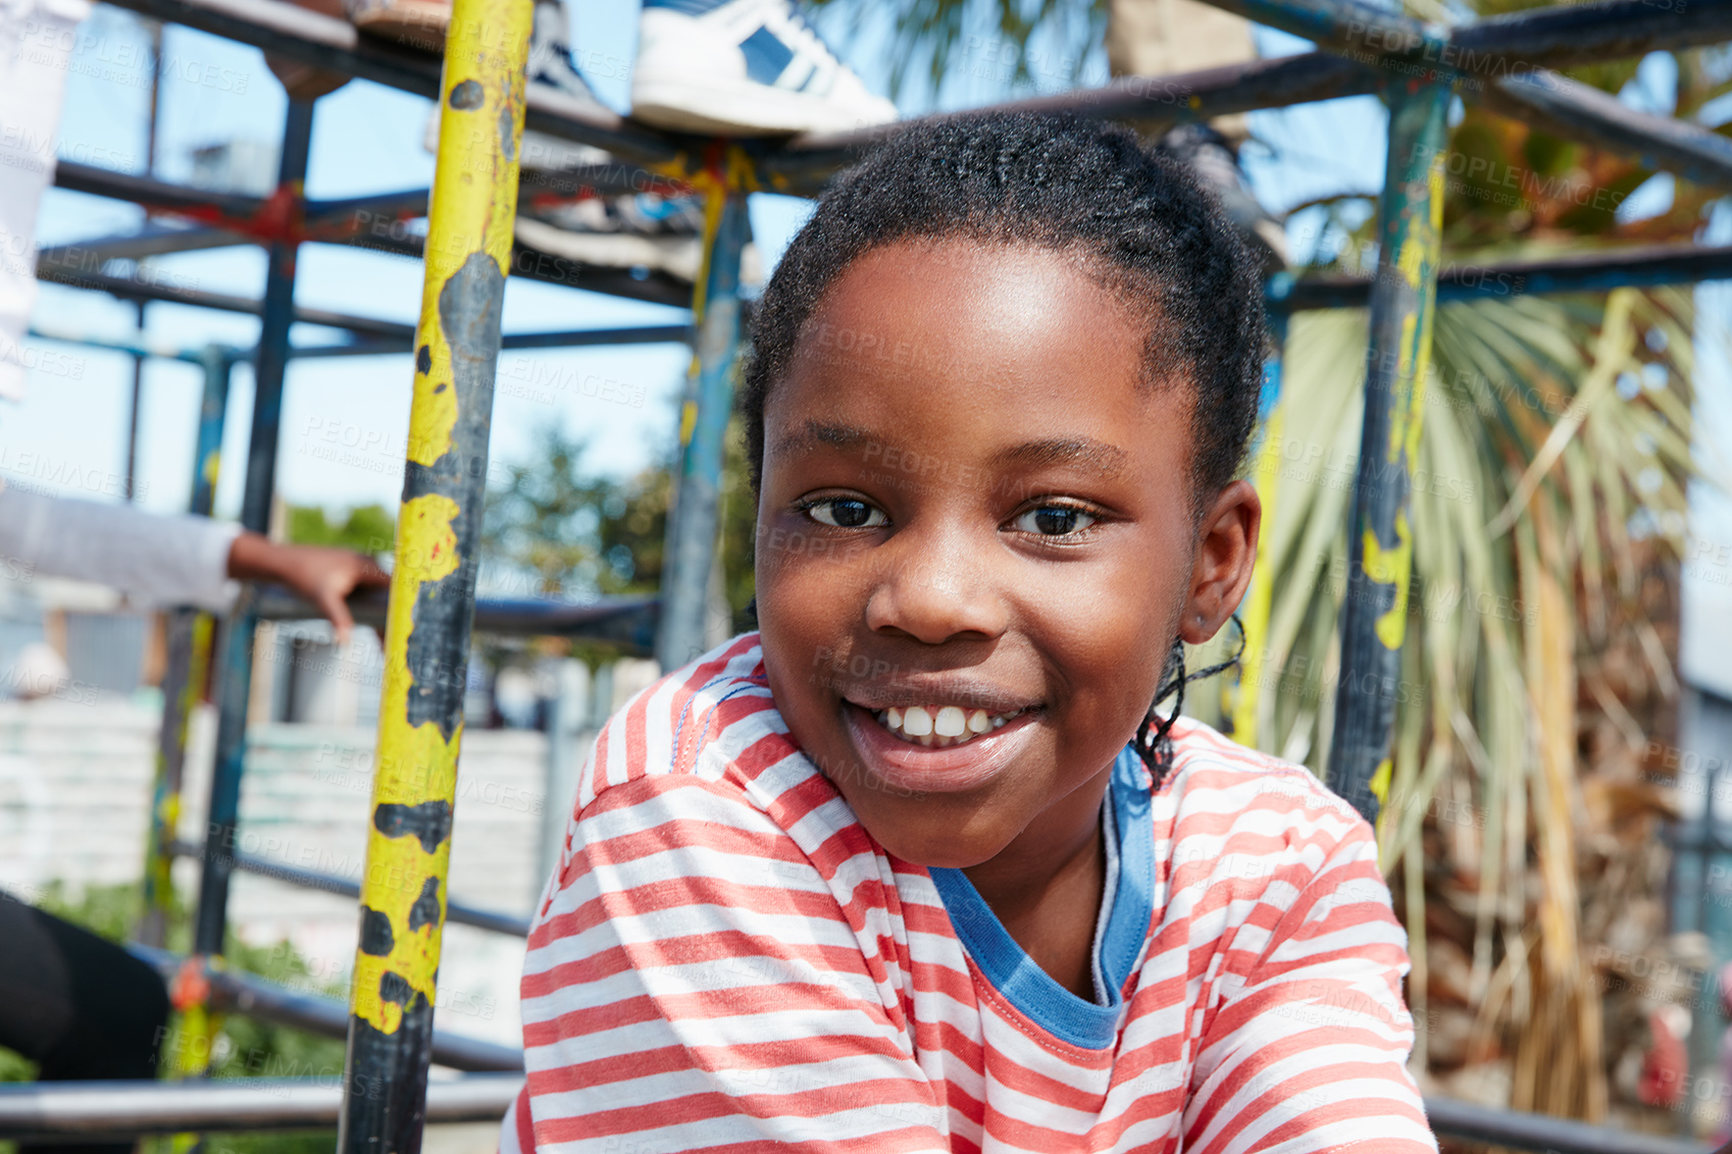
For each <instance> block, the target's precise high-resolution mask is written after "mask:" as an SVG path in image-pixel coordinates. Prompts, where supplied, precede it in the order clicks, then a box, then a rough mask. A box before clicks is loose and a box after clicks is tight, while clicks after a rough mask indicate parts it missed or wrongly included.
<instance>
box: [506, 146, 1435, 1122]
mask: <svg viewBox="0 0 1732 1154" xmlns="http://www.w3.org/2000/svg"><path fill="white" fill-rule="evenodd" d="M1261 315H1262V314H1261V301H1260V293H1259V285H1258V280H1257V277H1256V273H1255V271H1254V269H1253V267H1252V265H1251V263H1250V261H1249V259H1248V257H1247V256H1246V254H1245V253H1244V251H1243V250H1242V248H1241V246H1240V244H1239V242H1238V240H1237V239H1236V237H1235V235H1234V233H1233V231H1232V228H1231V226H1230V225H1229V224H1227V223H1226V221H1225V220H1224V218H1223V217H1222V216H1221V215H1220V213H1219V212H1218V211H1217V210H1216V208H1215V207H1214V206H1213V205H1212V204H1211V203H1210V201H1209V200H1208V198H1207V197H1206V196H1205V195H1204V194H1203V193H1202V192H1201V191H1199V189H1198V187H1197V185H1196V184H1195V183H1194V182H1193V181H1192V179H1191V178H1190V177H1189V176H1188V175H1187V174H1186V173H1185V172H1184V171H1182V170H1181V169H1179V168H1177V167H1175V166H1173V165H1171V164H1169V163H1167V162H1164V161H1162V160H1160V159H1158V158H1155V157H1151V156H1149V155H1147V154H1145V153H1144V152H1143V151H1142V150H1141V149H1140V148H1139V146H1138V144H1137V142H1136V140H1135V138H1134V137H1133V136H1131V135H1130V134H1129V133H1128V132H1126V131H1124V130H1122V129H1117V128H1107V127H1102V126H1099V125H1092V124H1087V123H1081V122H1071V121H1063V120H1053V119H1045V118H1036V117H1030V116H994V117H990V118H986V119H974V120H967V121H952V122H946V123H940V124H932V125H924V126H919V127H915V128H912V129H910V130H907V131H905V132H904V133H903V134H902V135H900V136H898V137H896V138H895V139H894V140H892V141H891V142H890V143H888V144H886V145H884V146H883V147H881V148H880V149H879V150H877V151H876V152H874V153H873V154H872V155H871V156H870V157H869V158H868V159H867V160H866V161H865V162H864V163H863V164H862V165H860V166H859V167H858V168H856V169H854V170H853V171H852V172H850V173H848V174H846V175H844V176H843V177H841V178H839V179H838V180H837V181H836V183H835V185H834V187H833V189H832V191H831V192H830V193H829V195H828V196H827V197H826V198H825V199H824V201H823V202H822V203H821V204H820V205H819V206H818V209H817V211H816V212H815V213H814V215H813V216H812V219H811V221H810V222H809V223H808V224H807V225H806V227H805V228H804V229H803V230H802V231H801V233H800V235H799V236H798V237H796V238H795V240H794V242H793V244H792V246H791V247H790V248H789V249H788V252H787V255H786V256H785V257H784V258H783V260H782V262H781V265H780V266H779V267H778V269H777V270H776V274H775V277H774V279H773V280H772V281H771V282H770V284H769V286H768V287H767V288H766V290H765V292H764V296H763V301H762V303H761V305H760V306H759V309H758V312H757V317H756V321H755V324H754V331H753V341H754V346H755V352H754V357H753V360H752V362H751V366H750V368H749V370H748V373H747V378H746V388H745V392H744V396H743V404H744V408H745V412H746V426H747V436H748V440H749V448H750V452H751V457H752V465H753V474H754V480H755V482H756V484H757V487H758V494H759V504H758V524H759V536H758V545H757V594H758V601H757V605H758V616H759V620H760V622H761V624H762V629H761V631H760V632H759V633H757V634H747V635H745V636H743V637H738V638H736V639H734V640H733V641H731V642H729V643H728V644H727V645H725V646H723V647H722V648H720V649H717V650H715V651H714V652H712V653H709V654H707V655H705V656H703V657H701V658H700V659H698V661H697V662H696V663H695V664H692V665H688V666H687V667H686V668H684V669H681V670H679V671H678V672H676V673H674V674H671V675H670V676H668V677H666V678H664V679H663V680H662V681H661V682H660V683H658V684H657V685H655V686H653V687H652V688H650V689H648V690H646V691H645V692H644V693H642V694H640V695H639V696H638V697H637V698H636V699H635V700H633V701H632V703H631V704H630V705H628V706H627V707H626V708H625V710H624V711H623V712H621V713H620V714H619V715H618V716H616V717H615V718H614V719H613V720H612V721H611V722H610V723H609V725H608V727H607V729H606V731H605V732H604V733H603V734H602V735H601V737H600V738H599V740H598V741H597V742H596V745H595V749H594V752H593V755H592V756H591V759H590V763H589V767H588V769H587V771H586V772H585V774H584V775H583V778H582V782H581V785H580V787H579V792H578V796H577V799H576V804H575V810H574V812H573V815H572V821H571V825H570V829H569V834H568V839H567V843H566V847H565V853H564V857H563V860H562V862H561V864H560V867H559V870H558V873H557V874H556V876H555V877H554V878H553V879H552V881H551V882H550V885H549V888H548V891H547V894H546V897H545V899H544V900H543V902H542V905H541V909H540V916H539V918H538V919H537V922H536V925H535V929H534V932H533V933H532V934H531V935H530V940H529V956H528V961H527V965H526V967H525V974H524V979H523V1017H524V1041H525V1045H526V1060H527V1065H528V1069H529V1079H528V1084H527V1086H526V1087H525V1089H524V1092H523V1094H522V1095H521V1096H520V1097H519V1098H518V1100H517V1103H516V1106H515V1107H514V1108H513V1110H512V1113H511V1114H510V1116H509V1117H508V1118H507V1119H506V1123H505V1127H504V1131H503V1138H502V1148H503V1150H504V1151H506V1152H507V1154H517V1152H519V1151H521V1152H523V1154H528V1151H530V1150H531V1149H532V1148H540V1149H542V1150H555V1149H560V1150H564V1149H570V1150H574V1151H577V1150H581V1151H619V1152H624V1151H684V1150H742V1151H744V1150H761V1149H769V1148H773V1147H780V1146H798V1147H802V1148H807V1149H813V1150H860V1151H895V1150H920V1151H948V1150H957V1151H978V1150H1027V1151H1041V1152H1053V1151H1105V1150H1153V1151H1178V1150H1180V1149H1183V1150H1184V1151H1186V1152H1187V1154H1191V1152H1199V1154H1200V1152H1214V1151H1264V1150H1267V1151H1275V1150H1280V1151H1293V1152H1301V1151H1304V1152H1314V1151H1330V1150H1341V1149H1346V1148H1348V1147H1356V1146H1357V1147H1364V1148H1368V1149H1370V1150H1373V1151H1375V1152H1376V1154H1401V1152H1404V1151H1427V1150H1435V1149H1436V1146H1435V1143H1434V1141H1433V1139H1432V1137H1431V1135H1430V1132H1429V1130H1428V1129H1427V1127H1426V1122H1425V1116H1424V1113H1423V1111H1422V1108H1421V1105H1420V1100H1419V1096H1418V1094H1417V1092H1416V1091H1415V1088H1414V1084H1413V1082H1412V1080H1411V1079H1410V1078H1409V1076H1408V1073H1407V1070H1406V1068H1405V1066H1404V1062H1405V1061H1406V1058H1407V1054H1408V1050H1409V1047H1410V1044H1411V1040H1412V1031H1411V1024H1410V1020H1409V1018H1408V1014H1407V1011H1406V1008H1405V1006H1404V1005H1403V1004H1402V996H1401V979H1402V976H1403V975H1404V974H1405V973H1406V972H1407V955H1406V949H1405V946H1406V940H1405V937H1404V935H1403V933H1402V931H1401V928H1400V926H1399V925H1398V923H1397V922H1396V921H1395V919H1394V917H1393V915H1392V913H1391V910H1390V903H1389V894H1388V890H1387V889H1386V887H1385V885H1384V882H1383V879H1382V877H1381V875H1380V874H1379V873H1378V869H1377V859H1376V854H1375V850H1374V846H1373V842H1372V837H1371V831H1370V829H1369V827H1368V826H1366V824H1365V823H1364V822H1363V821H1362V820H1361V819H1359V818H1358V817H1357V815H1356V814H1355V813H1354V811H1353V810H1352V809H1351V808H1350V807H1348V806H1347V805H1346V804H1345V803H1343V802H1342V801H1340V800H1339V799H1337V798H1336V797H1334V796H1333V795H1331V794H1330V793H1329V792H1328V791H1327V790H1325V789H1324V788H1323V787H1322V786H1321V785H1319V784H1318V782H1317V781H1316V779H1315V778H1313V777H1312V776H1311V774H1310V773H1308V772H1307V771H1305V770H1304V769H1302V768H1300V767H1297V766H1293V765H1288V764H1285V763H1282V762H1279V761H1276V760H1274V759H1272V758H1268V757H1265V756H1262V755H1260V754H1257V753H1254V752H1252V751H1250V750H1247V749H1243V748H1241V747H1239V746H1237V745H1234V744H1233V743H1232V742H1231V741H1228V740H1227V739H1225V738H1223V737H1221V736H1220V735H1219V734H1217V733H1215V732H1214V731H1212V730H1210V729H1209V728H1207V727H1206V726H1203V725H1200V724H1197V723H1195V722H1190V721H1182V720H1181V721H1177V722H1174V721H1173V720H1171V719H1170V718H1169V717H1164V716H1162V715H1159V714H1157V713H1156V712H1155V709H1154V706H1153V705H1152V704H1151V703H1152V702H1159V701H1160V700H1162V699H1163V698H1164V697H1165V696H1167V695H1168V694H1169V693H1170V692H1171V690H1172V688H1173V681H1175V680H1177V679H1180V678H1182V677H1183V667H1182V649H1181V646H1180V643H1181V642H1186V643H1190V644H1198V643H1201V642H1203V641H1206V640H1207V639H1209V638H1210V637H1212V636H1213V635H1214V634H1215V633H1216V631H1217V630H1219V629H1220V628H1221V627H1222V625H1223V624H1224V623H1225V622H1226V621H1227V619H1228V617H1229V616H1230V615H1231V614H1232V612H1233V610H1234V608H1235V607H1236V606H1237V605H1238V603H1239V600H1240V597H1241V596H1242V595H1243V593H1244V590H1245V586H1246V583H1247V581H1248V580H1249V578H1250V571H1251V561H1252V556H1253V554H1254V552H1255V546H1256V538H1257V528H1258V517H1259V509H1258V504H1257V498H1256V495H1255V493H1254V492H1253V491H1252V489H1251V488H1250V486H1249V485H1247V484H1246V483H1245V482H1243V481H1240V480H1234V479H1233V478H1234V474H1235V472H1236V470H1237V468H1238V465H1239V462H1240V458H1241V456H1242V454H1243V452H1244V449H1245V443H1246V440H1247V438H1248V436H1249V434H1250V430H1251V426H1252V423H1253V419H1254V415H1255V409H1256V403H1257V392H1258V380H1259V376H1260V372H1261V359H1262V352H1263V329H1262V321H1261ZM1175 669H1176V673H1175V672H1174V670H1175Z"/></svg>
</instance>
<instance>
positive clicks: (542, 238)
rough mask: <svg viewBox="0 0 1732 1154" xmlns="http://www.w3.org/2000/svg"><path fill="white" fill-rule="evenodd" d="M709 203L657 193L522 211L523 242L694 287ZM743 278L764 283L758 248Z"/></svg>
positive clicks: (743, 262) (749, 255)
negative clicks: (666, 276) (686, 283)
mask: <svg viewBox="0 0 1732 1154" xmlns="http://www.w3.org/2000/svg"><path fill="white" fill-rule="evenodd" d="M703 227H704V210H703V204H702V202H701V201H700V200H699V199H698V198H697V197H692V196H683V197H664V196H660V195H658V194H656V193H653V192H641V193H634V194H628V195H624V196H611V197H601V196H594V197H587V198H585V199H583V200H579V201H575V202H572V203H568V204H560V205H555V206H552V207H550V208H545V209H538V208H531V209H528V210H520V211H519V212H518V214H517V241H518V243H519V244H522V245H524V246H526V247H528V248H532V249H535V250H537V251H539V252H545V253H551V254H552V255H554V256H560V257H565V258H566V259H568V260H574V261H577V262H579V263H580V264H585V265H591V266H597V267H601V268H616V269H628V270H635V269H648V270H650V271H653V272H660V273H665V274H667V275H669V276H671V277H674V278H675V279H677V280H682V281H687V282H692V281H695V280H696V279H697V277H698V274H699V271H700V270H701V268H702V266H703V259H704V254H703V244H702V235H703ZM740 279H741V281H743V282H744V283H746V284H757V283H759V282H760V281H762V280H763V271H762V264H761V262H760V260H759V258H758V251H757V248H756V246H754V245H752V244H747V245H746V248H745V251H744V252H743V253H742V254H741V258H740Z"/></svg>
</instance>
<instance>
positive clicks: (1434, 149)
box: [1326, 80, 1452, 821]
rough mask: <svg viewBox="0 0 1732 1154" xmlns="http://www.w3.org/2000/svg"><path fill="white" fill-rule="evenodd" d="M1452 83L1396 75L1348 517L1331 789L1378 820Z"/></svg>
mask: <svg viewBox="0 0 1732 1154" xmlns="http://www.w3.org/2000/svg"><path fill="white" fill-rule="evenodd" d="M1451 87H1452V86H1451V83H1450V82H1449V81H1447V80H1445V81H1436V80H1414V81H1405V82H1403V81H1395V82H1392V83H1391V84H1390V87H1389V92H1388V96H1387V100H1388V104H1389V157H1388V160H1387V163H1386V168H1385V174H1384V187H1383V196H1382V198H1381V200H1380V201H1379V204H1378V210H1377V217H1378V220H1377V237H1378V242H1379V245H1380V248H1379V250H1378V255H1377V275H1376V276H1375V277H1374V278H1373V280H1372V283H1371V347H1370V350H1369V352H1368V354H1367V356H1366V368H1365V415H1364V421H1363V424H1362V425H1361V426H1360V434H1359V465H1358V471H1357V474H1356V476H1355V477H1354V486H1353V512H1352V514H1351V515H1350V516H1349V518H1348V522H1347V541H1348V564H1347V597H1346V602H1345V603H1344V604H1343V605H1342V608H1341V679H1340V689H1339V692H1338V693H1337V694H1336V697H1335V728H1334V730H1333V736H1332V737H1331V739H1330V743H1329V767H1328V774H1327V778H1326V780H1327V782H1328V785H1329V788H1330V789H1332V790H1334V791H1335V792H1336V793H1337V794H1339V795H1340V796H1342V797H1344V798H1346V799H1347V800H1348V801H1349V802H1351V803H1352V804H1353V807H1354V808H1355V809H1357V810H1358V811H1359V812H1360V813H1361V814H1363V815H1365V817H1366V819H1367V820H1369V821H1375V820H1376V819H1377V808H1378V805H1379V802H1380V801H1381V799H1382V797H1383V796H1384V795H1385V794H1386V792H1387V790H1388V782H1389V774H1390V772H1391V763H1390V760H1389V746H1390V738H1391V734H1392V733H1393V730H1394V725H1395V703H1396V698H1397V695H1398V687H1399V681H1400V676H1401V643H1402V640H1403V639H1404V638H1405V636H1406V633H1407V591H1408V580H1409V575H1410V574H1411V572H1412V568H1413V530H1412V527H1411V524H1410V522H1409V518H1408V508H1409V505H1410V497H1411V494H1410V490H1411V486H1412V477H1413V459H1414V457H1415V456H1416V455H1417V454H1418V451H1419V428H1420V415H1421V413H1422V412H1423V409H1424V400H1425V374H1426V371H1427V368H1428V367H1429V364H1430V359H1431V323H1432V318H1433V316H1434V315H1435V314H1436V309H1437V266H1438V255H1439V250H1440V247H1441V244H1442V241H1441V232H1442V226H1443V166H1444V151H1445V148H1446V147H1447V143H1448V131H1449V129H1448V125H1447V122H1446V119H1447V114H1448V111H1449V102H1450V99H1451V95H1452V92H1451Z"/></svg>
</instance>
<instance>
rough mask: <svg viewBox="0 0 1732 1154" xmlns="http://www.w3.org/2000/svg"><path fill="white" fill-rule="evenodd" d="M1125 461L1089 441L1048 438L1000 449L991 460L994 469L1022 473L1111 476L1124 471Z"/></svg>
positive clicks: (1099, 443)
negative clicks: (1055, 470) (1057, 470)
mask: <svg viewBox="0 0 1732 1154" xmlns="http://www.w3.org/2000/svg"><path fill="white" fill-rule="evenodd" d="M1128 460H1129V458H1128V457H1127V455H1126V454H1125V451H1124V450H1123V449H1121V448H1119V447H1118V446H1116V445H1109V444H1107V443H1106V442H1105V441H1097V440H1095V439H1094V438H1093V437H1052V438H1048V439H1046V440H1042V441H1024V442H1023V443H1022V444H1020V445H1012V446H1011V447H1010V448H1008V449H1001V450H1000V451H998V452H997V453H994V454H993V456H992V463H993V464H994V465H997V466H1000V467H1004V466H1017V467H1020V468H1024V469H1039V468H1051V467H1054V466H1067V467H1070V468H1084V469H1089V470H1092V471H1093V472H1097V473H1102V474H1106V475H1108V476H1112V475H1114V474H1117V473H1120V472H1123V471H1124V468H1125V465H1126V463H1127V461H1128Z"/></svg>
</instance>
